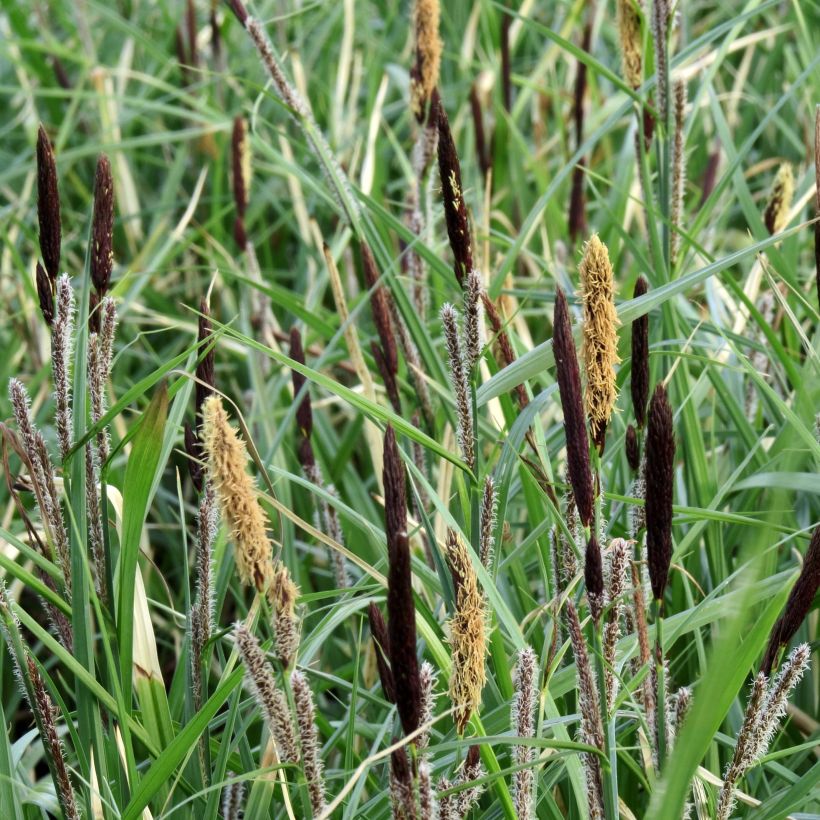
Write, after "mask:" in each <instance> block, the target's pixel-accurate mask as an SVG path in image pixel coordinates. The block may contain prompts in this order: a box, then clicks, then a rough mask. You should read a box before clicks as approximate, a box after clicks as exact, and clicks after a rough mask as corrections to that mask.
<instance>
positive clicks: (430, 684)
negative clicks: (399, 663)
mask: <svg viewBox="0 0 820 820" xmlns="http://www.w3.org/2000/svg"><path fill="white" fill-rule="evenodd" d="M419 680H420V681H421V717H420V718H419V723H420V725H422V726H423V725H425V724H427V723H430V722H431V721H432V720H433V715H434V713H435V707H436V685H437V683H438V672H437V671H436V669H435V667H434V666H433V664H431V663H430V662H429V661H422V664H421V669H420V670H419ZM429 742H430V731H429V729H428V730H427V731H425V732H423V733H422V734H420V735H419V736H418V737H417V738H416V747H417V748H418V749H426V748H427V745H428V743H429Z"/></svg>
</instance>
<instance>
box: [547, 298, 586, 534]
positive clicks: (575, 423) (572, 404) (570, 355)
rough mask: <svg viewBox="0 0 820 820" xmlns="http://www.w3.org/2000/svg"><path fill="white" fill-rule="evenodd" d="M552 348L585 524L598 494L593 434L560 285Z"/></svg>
mask: <svg viewBox="0 0 820 820" xmlns="http://www.w3.org/2000/svg"><path fill="white" fill-rule="evenodd" d="M552 349H553V354H554V356H555V369H556V374H557V378H558V390H559V393H560V394H561V408H562V409H563V411H564V430H565V431H566V438H567V466H568V470H569V480H570V483H571V484H572V493H573V496H574V498H575V506H576V508H577V510H578V518H579V519H580V520H581V524H582V525H583V526H584V527H589V525H590V524H591V522H592V513H593V505H594V494H593V489H592V473H591V471H590V466H589V437H588V436H587V428H586V419H585V416H584V404H583V397H582V393H581V374H580V371H579V369H578V357H577V355H576V352H575V341H574V339H573V338H572V325H571V323H570V318H569V307H568V306H567V299H566V296H564V291H563V290H561V288H558V290H557V293H556V295H555V315H554V318H553V331H552Z"/></svg>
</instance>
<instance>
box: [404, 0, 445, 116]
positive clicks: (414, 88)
mask: <svg viewBox="0 0 820 820" xmlns="http://www.w3.org/2000/svg"><path fill="white" fill-rule="evenodd" d="M440 16H441V9H440V8H439V0H415V3H414V4H413V28H414V33H415V42H416V60H415V63H414V65H413V67H412V68H411V69H410V108H411V109H412V111H413V113H414V114H415V115H416V119H417V120H418V121H419V122H422V120H423V119H424V113H425V110H426V108H427V101H428V100H429V99H430V96H431V94H432V93H433V91H434V89H435V87H436V86H437V85H438V74H439V67H440V65H441V49H442V42H441V37H439V18H440Z"/></svg>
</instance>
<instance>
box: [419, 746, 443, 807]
mask: <svg viewBox="0 0 820 820" xmlns="http://www.w3.org/2000/svg"><path fill="white" fill-rule="evenodd" d="M418 770H419V775H418V782H419V818H420V820H437V819H438V817H439V814H438V805H437V803H436V793H435V791H434V790H433V779H432V772H431V770H430V764H429V763H428V762H427V761H426V760H422V761H421V762H420V763H419V766H418Z"/></svg>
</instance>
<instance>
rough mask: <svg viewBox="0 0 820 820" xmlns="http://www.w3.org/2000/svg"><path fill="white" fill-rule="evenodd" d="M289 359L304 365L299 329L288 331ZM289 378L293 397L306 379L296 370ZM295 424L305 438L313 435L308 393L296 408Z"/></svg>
mask: <svg viewBox="0 0 820 820" xmlns="http://www.w3.org/2000/svg"><path fill="white" fill-rule="evenodd" d="M290 357H291V359H293V361H295V362H299V364H304V363H305V351H304V348H303V347H302V334H301V333H300V332H299V328H298V327H296V326H294V327H292V328H291V329H290ZM290 372H291V378H292V379H293V396H294V398H296V396H298V395H299V393H301V392H302V388H303V387H304V386H305V383H306V381H307V379H305V377H304V376H303V375H302V374H301V373H299V372H298V371H296V370H291V371H290ZM296 423H297V424H298V425H299V430H301V432H302V435H303V436H305V438H310V436H311V434H312V433H313V409H312V407H311V403H310V393H308V392H307V391H305V394H304V396H303V397H302V400H301V401H300V402H299V406H298V407H297V408H296Z"/></svg>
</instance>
